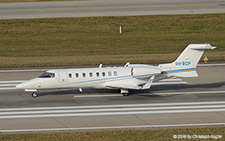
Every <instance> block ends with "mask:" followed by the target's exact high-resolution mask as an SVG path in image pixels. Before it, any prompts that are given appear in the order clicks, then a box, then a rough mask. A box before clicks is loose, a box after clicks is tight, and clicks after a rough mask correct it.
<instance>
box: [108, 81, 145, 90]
mask: <svg viewBox="0 0 225 141" xmlns="http://www.w3.org/2000/svg"><path fill="white" fill-rule="evenodd" d="M105 87H108V88H119V89H121V88H122V89H133V90H140V89H141V88H142V87H140V86H137V85H133V84H125V83H118V82H111V83H106V84H105Z"/></svg>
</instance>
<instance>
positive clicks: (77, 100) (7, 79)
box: [0, 64, 225, 133]
mask: <svg viewBox="0 0 225 141" xmlns="http://www.w3.org/2000/svg"><path fill="white" fill-rule="evenodd" d="M45 70H47V69H45V68H44V69H43V68H41V69H40V68H38V69H34V68H33V69H19V70H18V69H17V70H15V69H7V70H0V78H1V80H0V97H1V98H0V132H1V133H19V132H22V133H23V132H46V131H51V132H52V131H81V130H107V129H110V130H112V129H135V128H141V129H142V128H176V127H193V126H198V127H199V126H200V127H202V126H224V125H225V72H224V70H225V65H224V64H209V65H199V67H198V73H199V77H198V78H185V79H182V80H181V79H180V78H171V79H168V80H163V81H160V82H158V84H157V83H156V84H155V85H154V86H152V88H151V89H150V90H145V91H131V95H130V96H128V97H123V96H122V95H121V94H118V93H117V91H116V90H95V89H84V92H83V93H82V94H81V93H79V92H78V90H76V89H61V90H43V91H40V92H39V97H37V98H33V97H32V96H31V95H30V93H27V92H24V91H22V90H16V89H13V87H14V86H15V85H16V84H18V83H20V82H22V81H26V80H28V79H30V78H33V77H36V76H38V75H40V74H42V73H43V72H44V71H45Z"/></svg>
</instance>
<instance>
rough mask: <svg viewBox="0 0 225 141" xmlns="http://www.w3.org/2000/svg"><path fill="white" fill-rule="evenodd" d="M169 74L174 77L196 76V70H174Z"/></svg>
mask: <svg viewBox="0 0 225 141" xmlns="http://www.w3.org/2000/svg"><path fill="white" fill-rule="evenodd" d="M171 75H172V76H176V77H198V73H197V71H186V72H176V73H173V74H171Z"/></svg>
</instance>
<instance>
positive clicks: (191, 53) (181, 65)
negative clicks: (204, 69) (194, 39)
mask: <svg viewBox="0 0 225 141" xmlns="http://www.w3.org/2000/svg"><path fill="white" fill-rule="evenodd" d="M215 48H216V47H213V46H211V45H210V44H189V45H188V46H187V47H186V48H185V49H184V51H183V52H182V53H181V54H180V56H179V57H178V58H177V59H176V60H175V61H174V62H172V63H167V64H160V65H159V68H161V69H162V71H164V72H176V73H173V75H174V76H180V77H196V76H198V75H197V72H196V71H195V70H196V66H197V64H198V62H199V60H200V59H201V57H202V55H203V53H204V51H205V50H206V49H215ZM185 70H186V71H187V70H191V71H190V72H189V73H184V72H183V71H185Z"/></svg>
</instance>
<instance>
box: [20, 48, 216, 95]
mask: <svg viewBox="0 0 225 141" xmlns="http://www.w3.org/2000/svg"><path fill="white" fill-rule="evenodd" d="M215 48H216V47H213V46H211V45H210V44H189V45H188V46H187V47H186V48H185V49H184V51H183V52H182V53H181V54H180V56H179V57H178V58H177V59H176V60H175V61H174V62H172V63H166V64H159V66H152V65H146V64H130V63H129V62H128V63H126V64H125V65H124V66H123V67H102V65H100V66H99V67H98V68H79V69H77V68H76V69H54V70H48V71H46V72H45V73H44V74H42V75H40V76H39V77H37V78H34V79H31V80H29V81H26V82H23V83H21V84H18V85H17V86H16V88H18V89H25V91H28V92H32V96H33V97H34V98H35V97H37V96H38V90H42V89H59V88H76V89H78V90H79V91H80V92H82V91H83V88H98V89H103V88H104V89H105V88H108V89H118V90H120V93H121V94H122V95H123V96H128V95H129V90H145V89H150V87H151V85H152V83H153V82H157V81H159V80H161V79H166V78H169V77H197V76H198V74H197V72H196V70H197V67H196V66H197V64H198V62H199V60H200V58H201V56H202V54H203V53H204V51H205V50H206V49H215Z"/></svg>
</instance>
